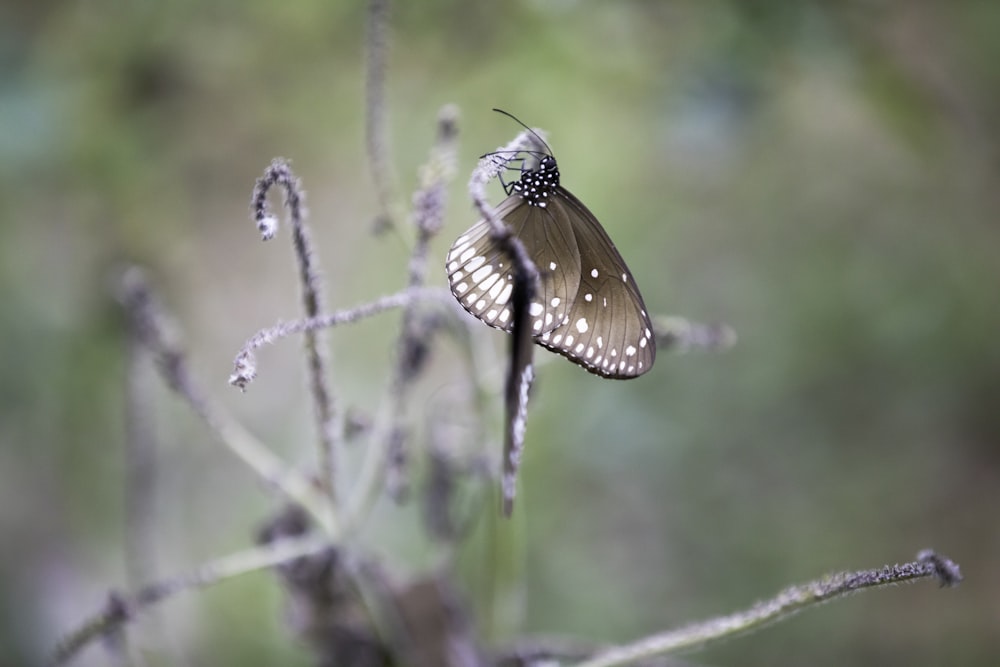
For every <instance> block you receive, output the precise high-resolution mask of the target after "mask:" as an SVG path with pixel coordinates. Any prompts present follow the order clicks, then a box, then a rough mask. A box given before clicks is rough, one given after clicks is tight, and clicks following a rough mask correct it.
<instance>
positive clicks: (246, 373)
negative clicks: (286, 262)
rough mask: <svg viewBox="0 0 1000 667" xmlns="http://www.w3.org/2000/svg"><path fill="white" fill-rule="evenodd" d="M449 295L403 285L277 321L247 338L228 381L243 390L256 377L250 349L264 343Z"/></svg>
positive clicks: (444, 297)
mask: <svg viewBox="0 0 1000 667" xmlns="http://www.w3.org/2000/svg"><path fill="white" fill-rule="evenodd" d="M450 298H451V295H450V294H448V293H447V292H446V291H445V290H443V289H441V288H439V287H420V288H414V289H404V290H401V291H399V292H396V293H395V294H390V295H389V296H383V297H381V298H378V299H375V300H374V301H371V302H369V303H365V304H362V305H360V306H356V307H354V308H350V309H348V310H338V311H335V312H333V313H329V314H327V315H319V316H317V317H312V318H308V319H303V320H292V321H289V322H285V321H280V322H278V323H277V324H275V325H274V326H271V327H268V328H267V329H261V330H260V331H258V332H257V333H255V334H254V335H253V336H251V337H250V338H248V339H247V341H246V343H244V344H243V347H241V348H240V351H239V352H238V353H237V354H236V358H235V359H234V360H233V374H232V375H230V376H229V384H231V385H233V386H235V387H238V388H239V389H241V390H245V389H246V387H247V385H249V384H250V383H251V382H253V380H254V378H256V377H257V361H256V357H255V356H254V351H255V350H257V349H259V348H261V347H263V346H264V345H269V344H271V343H276V342H277V341H279V340H281V339H282V338H287V337H288V336H292V335H295V334H299V333H303V332H306V331H316V330H319V329H329V328H330V327H335V326H339V325H341V324H348V323H351V322H357V321H358V320H362V319H364V318H366V317H371V316H372V315H378V314H379V313H382V312H384V311H386V310H392V309H393V308H400V307H402V306H405V305H406V304H407V303H409V302H410V301H412V300H415V299H436V300H439V301H443V300H446V299H447V300H450Z"/></svg>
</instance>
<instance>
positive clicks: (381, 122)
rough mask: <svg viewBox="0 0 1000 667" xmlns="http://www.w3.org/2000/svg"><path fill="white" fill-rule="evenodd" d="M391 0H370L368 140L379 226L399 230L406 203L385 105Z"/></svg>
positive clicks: (367, 54) (366, 113) (366, 44)
mask: <svg viewBox="0 0 1000 667" xmlns="http://www.w3.org/2000/svg"><path fill="white" fill-rule="evenodd" d="M388 33H389V0H369V2H368V30H367V34H366V39H365V55H366V60H365V139H366V143H367V148H368V164H369V168H370V169H371V174H372V181H373V182H374V184H375V192H376V194H377V196H378V201H379V206H380V208H381V209H382V216H381V217H382V220H381V221H380V222H379V225H378V227H379V228H391V229H394V230H396V231H398V230H399V225H398V222H399V220H401V219H402V218H403V215H404V214H403V211H402V208H403V207H402V205H401V204H400V202H399V195H398V194H397V188H396V177H395V174H394V173H393V171H392V166H391V165H392V159H391V156H390V148H389V130H388V120H387V115H386V104H385V88H386V86H385V70H386V59H387V54H388V50H389V34H388Z"/></svg>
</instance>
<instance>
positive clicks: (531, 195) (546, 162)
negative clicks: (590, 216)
mask: <svg viewBox="0 0 1000 667" xmlns="http://www.w3.org/2000/svg"><path fill="white" fill-rule="evenodd" d="M558 187H559V165H558V164H556V159H555V158H554V157H552V156H551V155H546V156H545V157H543V158H542V159H541V161H539V163H538V167H537V168H536V169H525V170H523V171H522V172H521V178H520V179H518V180H516V181H514V182H513V183H511V184H510V190H508V194H510V193H511V192H516V193H517V194H518V195H520V196H521V198H523V199H524V200H525V202H527V204H528V205H529V206H538V207H539V208H545V207H546V206H547V205H548V199H549V196H550V195H552V193H554V192H555V191H556V188H558Z"/></svg>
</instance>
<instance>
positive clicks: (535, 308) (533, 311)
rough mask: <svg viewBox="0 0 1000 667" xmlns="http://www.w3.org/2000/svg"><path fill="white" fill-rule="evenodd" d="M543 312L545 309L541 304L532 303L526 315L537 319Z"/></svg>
mask: <svg viewBox="0 0 1000 667" xmlns="http://www.w3.org/2000/svg"><path fill="white" fill-rule="evenodd" d="M543 310H545V309H544V308H543V307H542V304H540V303H538V302H537V301H532V302H531V306H530V307H529V308H528V313H529V314H530V315H531V316H532V317H538V316H539V315H541V314H542V311H543Z"/></svg>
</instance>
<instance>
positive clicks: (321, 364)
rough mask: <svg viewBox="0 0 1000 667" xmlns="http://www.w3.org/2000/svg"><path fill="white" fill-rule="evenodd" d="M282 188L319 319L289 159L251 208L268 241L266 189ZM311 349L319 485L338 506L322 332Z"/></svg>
mask: <svg viewBox="0 0 1000 667" xmlns="http://www.w3.org/2000/svg"><path fill="white" fill-rule="evenodd" d="M275 185H277V186H280V187H282V188H283V189H284V191H285V206H286V207H287V208H288V215H289V218H290V220H291V226H292V246H293V247H294V249H295V259H296V261H297V262H298V267H299V284H300V286H301V288H302V306H303V310H304V312H305V316H306V317H307V318H309V317H316V316H317V315H318V314H319V312H320V310H321V305H322V299H321V293H320V280H319V269H318V268H317V265H316V253H315V252H314V251H313V247H312V240H311V238H310V234H309V227H308V225H307V224H306V209H305V206H304V202H303V200H304V198H305V193H304V191H303V189H302V184H301V182H300V181H299V179H298V178H296V177H295V174H294V173H292V170H291V167H289V166H288V162H286V161H285V160H283V159H282V158H276V159H275V160H273V161H272V162H271V164H270V165H269V166H268V168H267V169H265V170H264V175H263V176H262V177H261V178H259V179H257V183H256V185H255V186H254V189H253V196H252V197H251V204H250V210H251V211H252V212H253V217H254V221H255V222H256V223H257V227H258V229H261V232H262V234H263V236H264V238H265V240H267V239H268V238H270V237H271V236H273V235H274V231H275V225H274V224H273V222H272V223H269V221H273V220H274V216H272V215H271V214H270V213H269V212H268V210H267V192H268V190H270V189H271V187H273V186H275ZM303 342H304V346H305V353H306V367H307V369H308V373H309V388H310V395H311V396H312V402H313V411H314V413H315V416H316V431H317V436H318V439H319V443H318V444H319V457H318V458H319V474H318V476H317V477H318V479H319V481H320V486H321V488H322V489H323V491H324V492H325V493H327V495H329V496H330V500H331V507H336V503H337V495H336V472H337V470H336V452H337V449H338V447H339V444H340V440H341V438H340V434H341V432H342V428H340V427H339V426H338V425H337V423H336V421H335V418H336V414H337V413H336V410H335V409H334V401H333V395H332V392H331V391H330V388H329V386H328V384H327V377H326V376H327V372H326V365H327V364H326V359H325V356H326V352H325V350H326V346H325V345H324V343H323V339H322V338H321V332H320V331H307V332H305V335H304V337H303Z"/></svg>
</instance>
